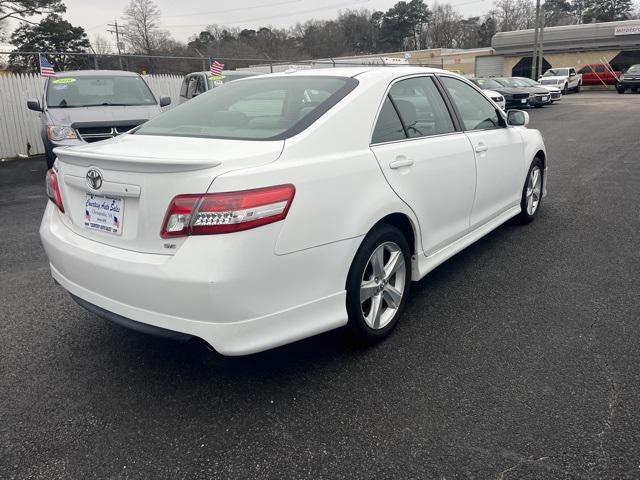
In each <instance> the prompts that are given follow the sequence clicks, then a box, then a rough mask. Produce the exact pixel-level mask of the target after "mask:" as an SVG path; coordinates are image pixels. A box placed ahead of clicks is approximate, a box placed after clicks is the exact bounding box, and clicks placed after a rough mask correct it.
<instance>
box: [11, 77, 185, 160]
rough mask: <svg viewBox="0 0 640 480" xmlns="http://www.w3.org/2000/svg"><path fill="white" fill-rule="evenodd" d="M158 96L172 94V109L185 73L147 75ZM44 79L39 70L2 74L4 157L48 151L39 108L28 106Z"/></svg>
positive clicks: (39, 97)
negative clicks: (41, 132)
mask: <svg viewBox="0 0 640 480" xmlns="http://www.w3.org/2000/svg"><path fill="white" fill-rule="evenodd" d="M144 79H145V80H146V81H147V83H148V84H149V87H150V88H151V90H152V91H153V93H154V94H155V95H156V96H157V97H160V96H170V97H171V105H169V106H168V107H165V109H169V108H171V107H173V106H175V105H177V104H178V99H179V94H180V85H181V83H182V79H183V77H182V76H179V75H145V77H144ZM43 85H44V80H43V79H42V78H41V77H40V76H39V75H36V74H25V75H22V74H16V75H0V159H5V158H15V157H18V156H21V155H36V154H40V153H44V145H43V144H42V140H41V138H40V117H39V115H38V112H33V111H31V110H28V109H27V99H29V98H38V99H41V98H42V88H43Z"/></svg>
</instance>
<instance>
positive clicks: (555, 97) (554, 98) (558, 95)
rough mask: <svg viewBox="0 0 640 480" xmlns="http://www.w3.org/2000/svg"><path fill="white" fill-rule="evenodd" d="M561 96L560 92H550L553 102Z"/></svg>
mask: <svg viewBox="0 0 640 480" xmlns="http://www.w3.org/2000/svg"><path fill="white" fill-rule="evenodd" d="M561 96H562V94H561V93H560V92H551V98H552V99H553V100H557V99H558V98H560V97H561Z"/></svg>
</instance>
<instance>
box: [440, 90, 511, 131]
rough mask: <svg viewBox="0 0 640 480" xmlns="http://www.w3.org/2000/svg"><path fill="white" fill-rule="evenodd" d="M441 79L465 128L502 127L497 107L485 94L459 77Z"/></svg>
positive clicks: (484, 128) (485, 128)
mask: <svg viewBox="0 0 640 480" xmlns="http://www.w3.org/2000/svg"><path fill="white" fill-rule="evenodd" d="M440 81H441V82H442V84H443V85H444V87H445V88H446V89H447V92H449V96H450V97H451V100H452V101H453V103H454V104H455V106H456V107H457V109H458V112H460V116H461V119H462V123H463V124H464V128H465V130H487V129H491V128H499V127H501V122H500V117H499V116H498V112H497V110H496V108H495V107H494V106H493V104H492V103H491V102H490V101H489V100H488V99H487V98H486V97H485V96H484V95H483V94H481V93H480V92H478V91H477V90H476V89H475V88H473V87H471V86H469V85H467V84H466V83H465V82H463V81H461V80H458V79H457V78H451V77H440Z"/></svg>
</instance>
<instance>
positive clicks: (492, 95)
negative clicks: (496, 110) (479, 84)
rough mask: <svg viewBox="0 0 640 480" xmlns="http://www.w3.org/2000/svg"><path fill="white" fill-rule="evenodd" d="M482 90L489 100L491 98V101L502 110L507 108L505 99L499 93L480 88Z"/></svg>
mask: <svg viewBox="0 0 640 480" xmlns="http://www.w3.org/2000/svg"><path fill="white" fill-rule="evenodd" d="M482 92H483V93H484V94H485V95H486V96H487V97H489V98H490V99H491V100H493V102H494V103H495V104H496V105H498V106H499V107H500V108H501V109H502V110H505V109H506V108H507V101H506V99H505V98H504V96H503V95H502V94H501V93H498V92H496V91H493V90H482Z"/></svg>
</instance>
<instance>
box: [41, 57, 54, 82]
mask: <svg viewBox="0 0 640 480" xmlns="http://www.w3.org/2000/svg"><path fill="white" fill-rule="evenodd" d="M40 75H42V76H43V77H52V78H56V71H55V70H54V69H53V65H51V64H50V63H49V60H47V59H46V58H44V57H43V56H42V55H40Z"/></svg>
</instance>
